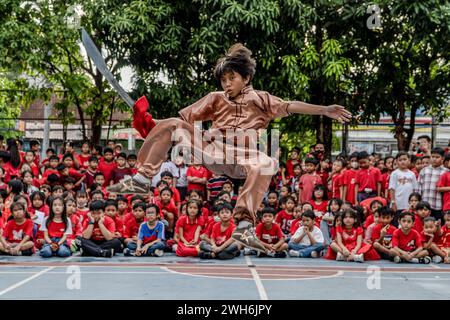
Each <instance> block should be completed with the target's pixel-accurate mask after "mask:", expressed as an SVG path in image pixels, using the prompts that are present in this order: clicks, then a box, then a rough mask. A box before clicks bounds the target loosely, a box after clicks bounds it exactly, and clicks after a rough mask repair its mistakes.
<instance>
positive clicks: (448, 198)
mask: <svg viewBox="0 0 450 320" xmlns="http://www.w3.org/2000/svg"><path fill="white" fill-rule="evenodd" d="M444 166H446V167H447V168H448V169H450V154H447V155H446V156H445V160H444ZM436 190H437V191H438V192H442V211H444V212H446V211H449V210H450V170H449V171H447V172H444V174H442V175H441V177H440V178H439V181H438V183H437V184H436Z"/></svg>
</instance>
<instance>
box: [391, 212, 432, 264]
mask: <svg viewBox="0 0 450 320" xmlns="http://www.w3.org/2000/svg"><path fill="white" fill-rule="evenodd" d="M399 220H400V221H399V229H397V230H395V231H394V233H393V234H392V248H391V250H390V254H391V256H393V257H394V262H395V263H400V262H402V261H407V262H410V263H430V262H431V258H430V257H429V256H428V251H427V250H425V249H424V248H423V243H422V237H421V236H420V234H419V232H417V231H416V230H414V229H413V224H414V215H413V213H411V212H409V211H403V212H402V213H400V216H399Z"/></svg>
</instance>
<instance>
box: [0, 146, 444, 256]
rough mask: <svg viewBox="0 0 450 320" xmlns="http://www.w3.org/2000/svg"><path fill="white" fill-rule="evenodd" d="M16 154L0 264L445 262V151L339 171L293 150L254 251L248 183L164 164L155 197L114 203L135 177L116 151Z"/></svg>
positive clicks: (6, 177) (9, 174)
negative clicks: (89, 260)
mask: <svg viewBox="0 0 450 320" xmlns="http://www.w3.org/2000/svg"><path fill="white" fill-rule="evenodd" d="M422 139H424V140H425V142H428V143H429V138H428V137H422ZM21 146H22V144H21V142H20V141H18V140H15V139H8V141H7V146H6V148H2V150H0V212H1V217H0V235H1V236H0V254H7V255H33V254H36V253H37V254H39V255H40V256H42V257H43V258H49V257H53V256H59V257H68V256H70V255H71V254H73V253H75V252H78V251H79V252H80V253H81V255H83V256H86V255H87V256H95V257H112V256H114V255H115V254H116V253H123V255H125V256H136V257H137V256H154V257H160V256H162V255H164V254H165V253H167V252H175V254H176V255H177V256H182V257H186V256H193V257H199V258H201V259H214V258H215V259H232V258H235V257H237V256H239V255H240V254H241V253H243V254H256V255H258V256H260V257H263V256H268V257H274V258H284V257H287V256H288V255H289V256H290V257H300V258H304V257H312V258H319V257H324V258H326V259H334V260H339V261H356V262H363V261H367V260H378V259H387V260H391V261H394V262H397V263H398V262H402V261H405V262H411V263H430V262H434V263H440V262H445V263H449V262H450V261H449V252H450V154H449V153H448V151H446V150H444V149H442V148H434V149H431V148H429V147H428V148H427V147H424V148H422V149H421V150H418V152H417V153H415V154H413V155H410V154H409V153H407V152H398V153H397V154H396V155H395V157H392V156H388V157H386V158H384V159H382V158H381V157H380V156H379V155H377V154H371V155H369V154H368V153H367V152H364V151H363V152H358V153H354V154H351V155H350V156H348V157H338V158H337V159H336V160H334V161H333V162H331V161H330V160H329V159H325V158H324V152H323V151H324V148H323V145H322V144H316V145H315V146H314V149H313V150H312V152H311V153H310V154H308V155H307V156H306V157H305V158H304V159H300V158H299V156H300V150H298V149H296V148H294V149H293V150H291V152H290V154H289V159H288V160H287V161H286V163H281V162H280V163H279V170H278V174H277V175H275V176H274V177H273V179H272V183H271V185H270V188H269V190H267V194H266V196H265V199H264V202H263V203H262V204H261V207H260V208H259V211H258V215H257V216H258V221H257V224H256V226H255V232H256V235H257V237H258V239H259V240H260V241H261V242H262V244H263V245H264V247H265V249H266V250H265V252H262V251H258V252H256V251H253V250H251V249H249V248H243V247H242V245H241V244H239V243H238V242H236V241H235V240H234V239H233V238H232V234H233V231H234V229H235V224H234V222H233V208H234V204H235V202H236V198H237V194H238V193H239V189H240V188H239V185H240V184H242V181H236V180H232V179H229V178H228V177H225V176H218V175H216V174H213V173H211V172H209V171H208V170H207V169H206V168H204V167H203V166H200V165H189V166H188V165H186V164H184V163H183V160H182V159H183V158H182V157H179V158H178V159H176V160H175V161H174V162H172V161H170V160H169V159H167V160H166V162H164V163H163V165H162V166H161V169H160V172H159V174H158V175H156V176H155V177H153V179H152V188H151V192H150V193H149V194H148V195H145V196H141V195H132V194H130V195H118V194H114V193H108V192H107V191H106V187H107V186H109V185H112V184H114V183H117V182H119V181H120V180H121V179H124V178H125V177H126V176H131V175H134V174H135V173H136V172H137V166H138V164H137V159H136V155H134V154H129V155H126V154H125V153H124V152H122V147H121V145H119V144H115V143H114V142H113V141H109V142H108V143H107V146H106V147H105V148H102V147H100V146H94V147H93V146H91V145H90V144H89V143H88V142H85V143H83V144H82V145H81V148H80V151H79V152H77V151H76V150H75V148H74V145H73V143H71V142H67V143H65V144H64V146H63V150H62V152H61V153H60V154H57V153H56V152H55V150H53V149H51V148H50V149H48V150H46V158H45V159H40V156H39V149H40V144H39V142H38V141H31V142H30V149H29V150H27V151H23V150H21ZM0 148H1V147H0Z"/></svg>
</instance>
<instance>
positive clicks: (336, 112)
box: [325, 104, 352, 122]
mask: <svg viewBox="0 0 450 320" xmlns="http://www.w3.org/2000/svg"><path fill="white" fill-rule="evenodd" d="M325 115H326V116H327V117H330V118H332V119H336V120H338V121H339V122H349V121H350V120H351V118H352V114H351V113H350V111H348V110H345V108H344V107H343V106H340V105H338V104H332V105H330V106H328V107H327V110H326V111H325Z"/></svg>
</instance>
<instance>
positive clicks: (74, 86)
mask: <svg viewBox="0 0 450 320" xmlns="http://www.w3.org/2000/svg"><path fill="white" fill-rule="evenodd" d="M76 8H78V9H80V10H82V11H83V10H84V11H85V16H83V17H80V16H78V17H77V16H76V13H75V11H76V10H75V9H76ZM96 10H97V6H94V1H90V2H89V1H76V0H68V1H64V2H62V1H51V0H40V1H19V0H5V1H2V2H1V3H0V12H4V13H8V14H3V15H0V24H1V25H2V26H3V28H2V31H1V32H0V68H3V69H5V70H8V72H9V73H12V74H15V75H16V77H15V80H14V83H15V87H16V89H18V88H21V90H17V91H16V92H17V94H18V95H19V96H20V97H19V99H16V100H15V101H17V102H19V101H20V102H21V103H22V105H25V106H27V105H29V102H30V101H32V100H33V99H36V98H40V99H42V100H44V101H48V100H49V99H50V97H51V96H52V95H56V96H57V101H58V102H57V103H56V104H55V108H56V109H57V110H58V115H59V118H60V119H61V120H62V121H63V124H64V125H67V124H68V123H70V122H73V121H74V120H75V117H74V112H73V111H74V109H76V110H77V111H78V114H79V116H80V123H81V127H82V132H83V137H84V139H87V138H88V134H87V128H86V123H85V121H86V120H87V118H90V121H91V122H92V126H91V127H92V135H91V137H90V138H91V141H92V142H93V143H95V144H98V142H99V140H100V134H101V127H102V125H103V124H105V123H106V122H107V120H108V119H109V116H110V114H111V112H112V110H113V106H114V107H115V109H116V110H121V109H122V110H123V109H125V104H124V103H123V102H121V101H118V99H117V95H116V93H115V92H114V91H112V90H110V88H109V86H108V85H106V83H105V82H104V81H103V78H102V76H101V74H100V73H99V72H98V71H97V70H96V69H95V67H93V66H92V64H91V63H90V61H87V60H86V59H85V58H84V57H83V55H82V54H81V52H80V46H79V42H80V40H79V39H80V30H79V26H78V25H77V21H76V20H77V19H81V21H80V22H81V23H84V24H85V25H86V26H87V27H88V28H89V27H91V26H92V23H89V22H90V21H92V20H95V15H96V14H97V13H96ZM9 13H11V14H9ZM105 15H106V14H105ZM89 30H90V31H91V32H93V33H94V34H95V33H99V34H101V33H102V32H103V33H105V32H104V31H103V30H101V31H96V30H95V29H92V28H90V29H89ZM94 31H95V32H94ZM107 33H108V32H106V34H107ZM108 39H109V40H108ZM108 39H105V41H107V40H108V41H113V40H111V38H108ZM95 40H96V41H97V43H98V44H99V47H101V44H102V43H103V42H102V37H101V36H97V37H96V38H95ZM119 42H120V41H118V42H117V43H116V45H115V47H114V48H115V50H114V52H116V51H117V49H118V48H120V45H119V44H118V43H119ZM106 49H107V47H106ZM106 60H107V61H108V63H109V65H110V66H111V68H112V69H113V70H114V71H115V72H117V71H118V70H119V68H118V66H119V65H120V61H116V60H115V59H114V55H113V54H108V55H107V56H106ZM23 78H26V79H33V78H35V79H37V81H38V82H45V83H46V84H45V86H44V88H42V86H41V87H40V88H35V87H34V86H33V85H32V84H31V83H30V82H29V81H25V82H24V81H23ZM24 87H25V88H24ZM22 89H23V90H22ZM25 102H28V103H25Z"/></svg>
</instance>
